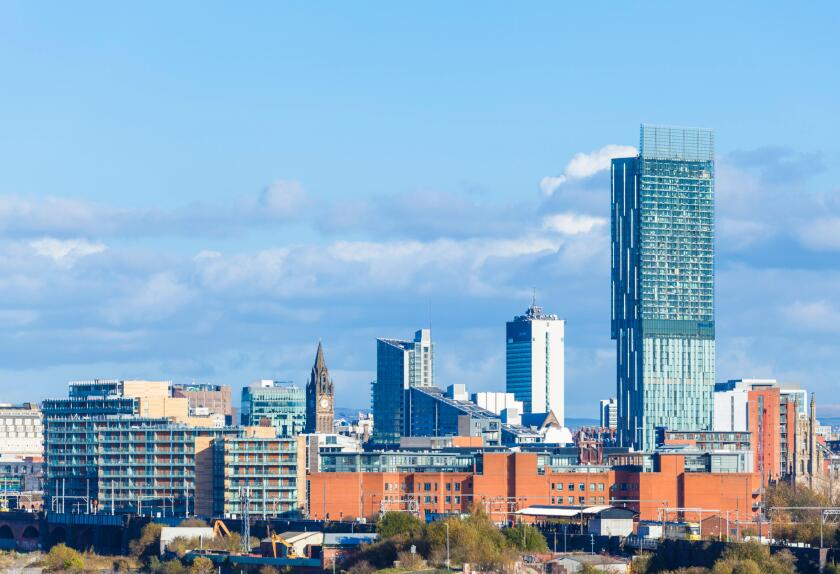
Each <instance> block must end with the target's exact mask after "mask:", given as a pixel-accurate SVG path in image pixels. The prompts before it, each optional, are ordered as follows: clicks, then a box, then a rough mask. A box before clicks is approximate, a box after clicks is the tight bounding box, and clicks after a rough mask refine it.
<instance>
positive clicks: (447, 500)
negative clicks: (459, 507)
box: [444, 496, 452, 504]
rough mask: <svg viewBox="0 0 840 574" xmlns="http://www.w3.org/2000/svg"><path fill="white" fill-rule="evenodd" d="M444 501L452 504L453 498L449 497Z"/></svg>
mask: <svg viewBox="0 0 840 574" xmlns="http://www.w3.org/2000/svg"><path fill="white" fill-rule="evenodd" d="M444 500H445V501H446V504H452V497H451V496H447V497H446V498H445V499H444Z"/></svg>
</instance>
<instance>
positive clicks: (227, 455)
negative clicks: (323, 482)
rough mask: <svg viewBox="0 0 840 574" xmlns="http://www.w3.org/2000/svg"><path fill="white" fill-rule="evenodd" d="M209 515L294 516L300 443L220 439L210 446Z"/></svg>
mask: <svg viewBox="0 0 840 574" xmlns="http://www.w3.org/2000/svg"><path fill="white" fill-rule="evenodd" d="M213 448H214V464H215V469H214V475H215V477H216V478H215V486H214V506H213V511H214V516H241V515H242V513H243V510H244V503H245V502H247V503H248V512H249V514H250V515H251V516H262V517H267V516H291V515H296V514H297V513H298V512H299V511H300V509H301V507H302V506H303V504H304V502H305V493H306V464H305V455H306V438H305V437H304V436H298V437H294V438H279V437H276V436H258V435H253V434H251V435H250V436H226V437H224V438H221V439H219V440H216V441H214V445H213Z"/></svg>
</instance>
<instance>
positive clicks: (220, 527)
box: [213, 520, 230, 538]
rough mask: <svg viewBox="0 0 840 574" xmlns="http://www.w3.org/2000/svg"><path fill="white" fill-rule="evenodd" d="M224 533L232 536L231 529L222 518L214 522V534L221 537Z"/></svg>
mask: <svg viewBox="0 0 840 574" xmlns="http://www.w3.org/2000/svg"><path fill="white" fill-rule="evenodd" d="M222 534H224V535H225V536H226V537H228V538H230V530H228V527H227V526H225V523H224V522H222V521H221V520H217V521H216V522H214V523H213V536H215V537H216V538H219V537H220V536H222Z"/></svg>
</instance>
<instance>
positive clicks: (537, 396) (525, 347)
mask: <svg viewBox="0 0 840 574" xmlns="http://www.w3.org/2000/svg"><path fill="white" fill-rule="evenodd" d="M565 331H566V322H565V321H562V320H560V319H558V318H557V315H549V314H543V312H542V309H541V308H539V307H537V306H536V303H532V304H531V306H530V307H529V308H528V310H527V311H526V312H525V314H524V315H520V316H519V317H516V318H514V320H513V321H509V322H508V324H507V385H506V386H507V388H506V390H507V392H509V393H513V395H514V396H515V397H516V400H518V401H522V404H523V405H524V412H526V413H545V412H548V411H553V412H554V414H555V416H556V417H557V420H558V421H559V423H560V425H561V426H563V425H564V419H565V408H564V401H565V367H564V354H565V353H564V340H565Z"/></svg>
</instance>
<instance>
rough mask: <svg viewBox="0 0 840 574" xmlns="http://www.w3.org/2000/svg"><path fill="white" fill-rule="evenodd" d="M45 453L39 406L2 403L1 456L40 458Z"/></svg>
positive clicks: (0, 421)
mask: <svg viewBox="0 0 840 574" xmlns="http://www.w3.org/2000/svg"><path fill="white" fill-rule="evenodd" d="M43 454H44V433H43V426H42V423H41V410H40V409H39V408H38V406H37V405H34V404H32V403H24V404H22V405H11V404H7V403H4V404H0V457H4V458H9V457H12V458H20V459H25V458H31V459H40V458H41V457H42V456H43Z"/></svg>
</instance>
